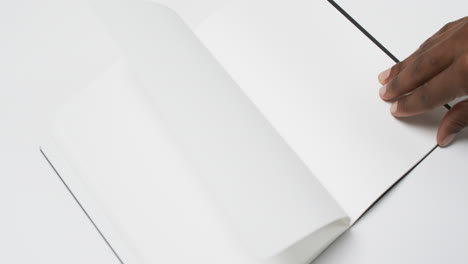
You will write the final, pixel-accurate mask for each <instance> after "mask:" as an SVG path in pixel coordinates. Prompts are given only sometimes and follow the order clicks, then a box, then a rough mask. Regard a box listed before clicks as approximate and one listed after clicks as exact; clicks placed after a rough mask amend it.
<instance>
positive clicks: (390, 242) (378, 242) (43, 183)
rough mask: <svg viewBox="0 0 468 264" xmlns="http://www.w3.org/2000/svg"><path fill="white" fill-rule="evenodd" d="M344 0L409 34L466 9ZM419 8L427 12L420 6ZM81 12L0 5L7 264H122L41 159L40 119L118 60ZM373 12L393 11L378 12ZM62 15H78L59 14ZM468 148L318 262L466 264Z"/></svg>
mask: <svg viewBox="0 0 468 264" xmlns="http://www.w3.org/2000/svg"><path fill="white" fill-rule="evenodd" d="M174 1H187V2H190V3H192V2H195V1H191V0H174ZM347 2H348V3H351V4H348V6H352V7H353V8H354V10H356V11H359V12H360V13H361V14H365V13H371V14H372V19H371V20H370V23H369V25H370V24H373V23H375V24H376V25H377V27H379V25H378V24H379V23H380V22H381V21H385V23H386V27H393V26H395V27H398V28H399V30H400V31H401V32H404V31H405V29H406V28H408V27H410V26H409V25H412V23H410V24H405V23H398V19H400V16H398V15H397V14H403V13H406V14H408V15H406V16H404V17H403V18H402V21H411V19H413V20H414V21H415V22H414V23H415V27H414V29H415V30H416V31H414V32H413V33H417V30H418V27H419V26H424V25H425V24H426V23H428V24H430V23H431V19H432V18H431V17H427V16H425V14H438V15H440V16H443V17H447V18H448V17H457V16H458V14H459V12H463V11H465V10H466V9H464V8H460V7H459V6H461V4H463V3H465V1H452V2H450V1H449V2H447V1H436V0H432V1H422V0H419V1H414V2H415V3H417V4H416V5H415V10H418V11H419V12H418V15H417V16H416V15H412V14H411V13H410V12H408V10H405V9H404V8H401V6H402V4H403V3H406V2H407V1H404V0H400V1H365V2H363V1H359V2H358V1H352V2H351V1H347ZM423 3H424V4H429V5H428V6H426V8H422V9H420V8H419V6H424V5H423ZM434 3H436V4H434ZM371 4H373V5H371ZM77 5H78V4H73V5H71V4H70V3H68V2H67V1H63V0H60V1H58V0H57V1H41V2H39V1H2V2H0V14H1V15H0V21H1V23H0V31H1V35H0V40H1V41H0V57H1V60H0V92H1V96H0V121H1V124H0V147H1V150H0V156H1V158H2V159H1V163H0V181H1V183H0V198H1V199H0V204H1V208H2V213H1V218H0V223H1V225H0V234H1V235H0V248H1V254H0V262H2V263H12V264H23V263H47V264H52V263H53V264H55V263H57V264H58V263H99V264H104V263H118V262H117V261H116V260H115V259H114V258H113V256H112V255H111V254H110V253H109V251H108V250H107V248H106V247H105V245H104V243H103V242H102V240H101V239H100V238H99V237H98V236H97V234H96V233H95V231H94V229H93V228H92V227H91V225H90V224H89V222H88V221H87V220H86V219H85V217H84V216H83V214H82V212H81V211H80V209H79V208H78V206H77V205H76V204H75V202H74V201H73V200H72V199H71V198H70V196H69V195H68V193H67V192H66V191H65V189H64V188H63V186H62V184H61V183H60V182H59V181H58V179H57V178H56V176H55V175H54V174H53V173H52V172H51V171H50V169H49V168H48V167H47V166H46V165H44V163H43V159H42V157H41V156H40V155H39V154H38V152H37V141H38V139H37V138H36V136H37V135H38V133H39V132H40V131H41V130H42V129H43V128H44V127H43V123H44V116H45V115H46V114H49V113H50V111H49V110H50V109H52V108H54V107H55V106H56V103H57V102H59V101H62V100H64V99H65V98H66V97H69V95H70V93H73V91H74V87H75V85H78V86H80V83H78V84H75V83H76V82H77V80H80V79H81V77H84V78H85V79H86V78H88V80H90V79H92V78H93V76H95V75H97V74H98V73H99V72H101V71H102V70H103V69H105V68H106V67H108V66H109V65H110V64H109V65H108V64H107V60H108V59H109V60H112V55H109V54H112V53H111V52H110V51H108V50H107V49H106V48H105V47H106V45H99V47H100V48H96V47H95V46H94V45H95V43H93V42H94V40H95V39H96V37H98V36H96V35H93V34H92V32H93V30H92V28H93V27H92V23H83V21H88V22H89V20H88V19H87V18H86V17H87V16H86V15H85V14H84V12H82V11H83V9H82V8H79V7H78V8H77ZM181 5H182V4H181ZM374 5H377V6H378V5H383V6H388V7H389V8H394V10H396V11H395V12H396V13H391V12H388V13H386V12H385V9H383V11H381V12H375V11H373V10H375V6H374ZM391 5H394V7H392V6H391ZM78 6H79V5H78ZM369 6H373V7H374V8H370V7H369ZM434 6H435V7H436V8H434ZM197 7H199V8H200V9H203V6H201V5H200V6H193V8H194V11H196V10H195V9H196V8H197ZM60 10H68V11H69V12H71V11H72V10H73V11H75V12H76V13H75V14H74V15H68V16H62V13H61V12H60ZM420 10H422V11H420ZM200 12H203V10H202V11H200ZM68 14H70V13H68ZM453 14H455V15H453ZM415 17H423V18H424V19H420V21H419V20H418V19H414V18H415ZM83 18H85V19H84V20H83ZM441 20H442V21H441V22H443V23H445V21H443V20H444V19H441ZM31 21H33V22H34V23H32V22H31ZM56 21H60V23H55V22H56ZM447 22H448V21H447ZM436 24H438V23H436ZM69 25H72V27H71V28H69V27H68V26H69ZM416 25H419V26H417V27H416ZM81 27H84V28H85V30H82V29H81ZM411 27H412V26H411ZM434 28H437V29H438V28H439V26H438V25H434ZM430 31H432V30H430ZM35 32H36V33H35ZM39 32H40V33H41V34H39ZM428 33H429V32H428ZM90 34H91V35H90ZM402 34H403V33H402ZM421 38H425V37H424V36H422V37H421ZM98 39H99V38H98ZM397 39H400V38H398V37H397ZM416 42H419V40H418V41H415V43H414V45H418V44H417V43H416ZM31 43H33V44H34V46H35V48H34V49H32V48H31ZM410 46H413V45H410ZM71 47H74V48H73V49H71ZM414 48H415V47H414ZM414 48H413V47H408V48H407V50H408V51H409V50H412V49H414ZM395 53H396V52H395ZM102 55H104V56H103V57H100V56H102ZM397 56H400V55H399V54H398V55H397ZM96 58H101V59H98V60H96ZM106 58H107V59H106ZM45 62H47V63H45ZM109 63H110V62H109ZM64 66H70V67H72V68H73V69H75V70H72V71H70V70H69V68H68V67H64ZM380 70H381V69H376V72H378V71H380ZM467 149H468V144H466V143H463V144H460V143H458V142H456V144H455V145H453V146H451V147H450V148H448V149H445V150H436V153H437V155H434V156H435V157H434V158H431V163H430V165H429V164H428V165H427V166H428V168H426V169H424V170H421V172H419V170H420V169H419V168H418V169H416V170H415V171H414V172H413V173H411V174H410V176H409V177H408V178H407V179H405V180H404V181H403V182H402V183H401V184H400V185H399V186H398V187H397V188H395V189H394V190H393V191H392V192H391V193H390V194H389V195H388V196H386V198H385V199H383V200H382V201H381V202H379V204H378V205H377V206H376V207H374V209H373V210H371V211H370V212H369V214H367V215H366V216H365V217H364V218H363V219H362V220H361V221H360V222H359V223H358V224H357V225H356V226H355V227H353V229H352V230H351V231H350V232H348V233H347V234H345V236H343V237H342V238H340V239H339V240H338V241H337V243H335V244H333V246H332V247H331V248H329V249H328V250H327V251H326V253H325V254H324V255H322V256H321V257H320V258H319V259H318V261H317V262H316V263H356V264H357V263H360V264H362V263H465V262H466V260H467V259H468V251H466V248H465V246H466V245H467V244H468V241H467V240H466V239H467V237H468V234H467V233H468V231H467V228H466V223H467V222H468V214H467V213H466V206H465V204H466V201H467V198H466V193H467V191H466V190H468V183H467V182H466V179H467V175H466V174H467V173H466V170H465V164H466V162H465V160H466V158H467V155H468V154H467V153H468V151H467ZM436 153H434V154H436ZM426 163H427V162H426ZM34 164H36V165H37V166H36V165H34ZM40 168H42V169H40ZM437 169H438V170H437ZM439 172H440V173H439Z"/></svg>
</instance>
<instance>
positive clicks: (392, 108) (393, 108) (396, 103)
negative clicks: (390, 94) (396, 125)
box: [390, 101, 398, 114]
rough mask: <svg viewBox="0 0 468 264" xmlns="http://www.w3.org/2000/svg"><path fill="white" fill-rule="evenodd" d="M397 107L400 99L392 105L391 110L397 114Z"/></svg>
mask: <svg viewBox="0 0 468 264" xmlns="http://www.w3.org/2000/svg"><path fill="white" fill-rule="evenodd" d="M397 108H398V101H396V102H394V103H393V104H392V106H390V112H392V114H395V113H396V111H397Z"/></svg>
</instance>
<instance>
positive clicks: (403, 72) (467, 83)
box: [379, 17, 468, 147]
mask: <svg viewBox="0 0 468 264" xmlns="http://www.w3.org/2000/svg"><path fill="white" fill-rule="evenodd" d="M379 81H380V83H381V84H382V85H383V86H382V88H380V91H379V93H380V97H381V98H382V99H383V100H385V101H390V102H392V105H391V108H390V111H391V113H392V114H393V115H394V116H396V117H407V116H413V115H417V114H421V113H424V112H427V111H429V110H431V109H433V108H435V107H438V106H442V105H444V104H446V103H448V102H450V101H452V100H453V99H456V98H458V97H461V96H465V95H468V17H464V18H461V19H459V20H457V21H454V22H451V23H448V24H447V25H445V26H444V27H443V28H441V29H440V30H439V31H438V32H437V33H436V34H434V35H433V36H432V37H430V38H429V39H428V40H426V41H425V42H424V43H423V44H422V45H421V46H420V47H419V48H418V50H416V51H415V52H414V53H413V54H412V55H410V56H409V57H408V58H406V59H405V60H404V61H402V62H400V63H397V64H396V65H394V66H393V67H391V68H390V69H388V70H385V71H384V72H382V73H381V74H379ZM466 126H468V99H467V100H464V101H461V102H459V103H457V104H456V105H454V106H453V107H452V109H450V110H449V111H448V113H447V114H446V115H445V116H444V118H443V119H442V121H441V123H440V126H439V130H438V132H437V143H438V144H439V145H440V146H443V147H444V146H447V145H448V144H450V143H451V142H452V141H453V139H454V138H455V135H456V134H457V133H458V132H459V131H460V130H462V129H463V128H464V127H466Z"/></svg>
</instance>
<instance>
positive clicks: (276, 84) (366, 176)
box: [197, 0, 444, 220]
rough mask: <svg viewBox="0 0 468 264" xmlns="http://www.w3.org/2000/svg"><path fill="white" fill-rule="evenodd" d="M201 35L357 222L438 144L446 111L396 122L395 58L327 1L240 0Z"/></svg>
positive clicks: (200, 31) (203, 27)
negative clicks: (384, 97) (384, 86)
mask: <svg viewBox="0 0 468 264" xmlns="http://www.w3.org/2000/svg"><path fill="white" fill-rule="evenodd" d="M197 34H198V36H199V37H200V38H201V39H202V41H203V42H204V43H205V45H206V46H207V47H208V48H209V49H210V50H211V51H212V52H213V54H214V55H215V56H216V57H217V59H218V60H219V61H220V62H221V63H222V64H223V66H224V67H225V68H226V70H227V71H228V72H229V73H230V75H231V76H232V77H233V78H234V79H235V80H236V81H237V83H238V84H239V85H240V87H241V88H242V89H243V90H244V91H245V92H246V94H247V95H248V96H249V98H250V99H251V100H252V101H253V102H254V103H255V104H256V105H257V106H258V107H259V109H260V110H261V111H262V112H263V114H264V115H265V116H266V117H267V119H268V120H269V121H270V122H271V123H272V124H273V126H274V127H275V128H276V129H277V130H278V131H279V133H280V134H281V135H282V136H283V138H285V139H286V141H287V142H288V143H289V145H290V146H292V148H293V149H294V150H295V151H296V152H297V153H298V154H299V156H300V157H301V158H302V160H303V161H305V163H306V164H307V165H308V166H309V168H310V169H311V170H312V171H313V172H314V175H316V177H318V178H319V180H320V181H321V182H322V184H323V185H324V186H325V187H326V188H327V190H328V191H329V192H330V193H331V194H332V195H333V197H334V198H335V199H336V200H337V201H338V202H339V203H340V205H342V206H343V208H344V209H345V210H346V211H347V213H348V214H349V215H350V216H351V218H352V219H353V220H356V219H357V218H358V217H359V216H360V215H361V214H362V213H363V212H364V211H365V210H366V209H367V208H368V207H369V206H370V205H371V204H372V203H373V202H374V201H375V200H376V199H377V198H378V197H379V196H380V195H381V194H382V193H383V192H384V191H385V190H387V188H389V187H390V186H391V185H392V184H393V183H394V182H395V181H396V180H398V179H399V178H400V177H401V176H403V175H404V174H405V172H407V171H408V170H409V169H410V168H411V167H412V166H413V165H414V164H416V162H418V161H419V160H420V159H421V158H422V157H423V156H424V155H425V154H426V153H428V151H430V150H431V149H432V148H433V147H434V146H435V144H436V142H435V133H436V126H437V123H438V120H439V117H440V114H441V113H443V111H444V110H441V109H439V110H438V111H437V112H433V113H431V114H429V115H426V116H419V117H416V118H411V119H405V120H397V119H395V118H393V117H392V116H391V115H390V111H389V105H388V104H387V103H384V102H382V101H381V100H380V98H379V96H378V88H379V84H378V82H377V74H378V71H380V70H381V69H385V68H386V67H389V66H390V65H391V64H392V61H391V60H390V59H389V58H388V57H387V56H386V55H385V54H384V53H382V52H381V51H380V50H379V49H378V48H377V47H375V46H374V44H373V43H371V42H370V41H369V40H368V39H367V38H366V37H365V36H364V35H363V34H361V33H360V32H359V31H358V30H357V29H356V28H355V27H354V26H353V25H352V24H351V23H349V22H348V21H347V20H346V19H345V18H344V17H343V16H342V15H341V14H339V13H338V12H337V11H336V10H335V9H334V8H333V7H332V6H331V5H330V4H329V3H327V2H326V1H310V0H288V1H286V0H268V1H267V0H257V1H248V2H247V1H240V2H239V3H237V4H233V5H231V6H229V7H227V8H224V9H223V10H221V11H219V12H217V13H216V14H215V15H213V16H212V17H210V18H208V19H207V20H205V21H204V23H202V24H201V26H200V27H199V28H198V29H197Z"/></svg>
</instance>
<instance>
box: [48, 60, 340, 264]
mask: <svg viewBox="0 0 468 264" xmlns="http://www.w3.org/2000/svg"><path fill="white" fill-rule="evenodd" d="M146 94H147V93H146V91H145V90H144V89H141V87H140V84H139V83H138V82H137V81H136V80H135V79H134V78H133V77H132V76H131V75H130V74H129V71H128V70H127V69H126V65H125V64H124V63H122V62H120V63H118V64H116V65H114V66H113V67H112V68H111V69H110V70H109V71H108V72H107V73H105V74H104V75H103V76H101V78H99V79H98V80H96V81H95V82H93V83H92V84H91V85H90V87H88V88H87V89H86V90H85V91H84V92H82V93H81V94H79V96H77V97H75V98H74V100H73V101H71V102H69V103H68V104H66V105H65V107H64V108H62V109H61V111H60V112H58V114H57V119H56V121H57V122H56V123H55V127H54V129H53V134H52V141H51V142H47V144H45V146H43V148H42V149H43V151H44V153H45V154H46V156H47V157H48V158H49V160H50V161H51V162H52V164H53V165H54V166H55V167H56V169H57V171H58V173H59V174H60V175H61V176H62V177H63V178H64V180H65V182H66V183H68V184H69V185H70V186H71V187H72V188H71V189H72V190H73V191H74V192H75V193H76V195H77V197H78V199H79V200H80V201H81V202H82V204H83V205H84V207H85V208H86V209H87V210H88V211H89V212H90V215H91V216H92V218H93V219H94V221H95V222H96V223H97V224H98V226H99V227H101V228H102V230H103V233H104V235H105V236H106V237H107V239H108V240H109V241H110V243H111V245H112V246H113V247H114V248H115V249H116V252H117V254H118V255H119V256H120V258H121V259H122V260H123V261H124V263H135V262H137V263H140V262H143V263H161V262H164V263H184V262H189V261H193V262H196V263H213V264H214V263H220V262H223V263H233V264H234V263H264V264H290V263H306V262H307V261H308V260H311V259H312V258H313V257H314V256H316V255H317V254H318V253H319V252H320V251H321V250H322V249H323V248H324V247H326V246H327V245H328V244H329V243H330V242H332V241H333V240H334V239H335V238H336V236H338V235H339V234H340V233H341V232H343V231H344V230H345V229H346V228H347V227H348V224H349V221H346V219H347V218H346V217H345V216H344V215H341V216H340V215H338V216H327V211H328V210H334V209H333V208H334V206H336V205H334V204H333V202H330V201H328V202H327V199H330V197H328V196H327V195H325V196H321V197H320V190H318V191H316V192H315V194H314V195H316V197H313V198H312V200H311V201H308V203H309V204H308V206H309V207H308V208H300V206H301V204H302V203H303V202H305V200H307V199H309V198H310V197H309V198H308V197H305V196H303V195H301V194H300V193H288V190H287V188H288V187H287V186H284V189H283V193H277V194H276V196H278V197H283V198H286V199H294V202H295V203H296V204H295V206H296V208H290V207H291V205H285V204H284V203H285V202H287V201H274V199H275V198H272V197H269V198H270V200H271V203H272V206H270V207H273V208H274V213H275V214H269V215H268V214H264V215H259V214H258V212H263V213H264V210H262V208H257V209H258V212H245V211H244V212H243V213H244V214H243V216H242V217H245V220H246V221H250V220H252V222H255V221H260V220H262V221H264V224H265V225H267V224H268V223H267V222H273V223H274V222H275V220H276V219H282V220H283V224H284V226H282V227H281V228H282V230H270V232H271V233H270V234H260V235H263V236H265V237H254V236H250V237H249V238H250V239H252V241H249V242H251V244H250V245H249V246H254V247H256V246H257V245H256V244H252V242H253V243H260V245H258V246H259V247H261V246H264V245H268V244H269V243H270V242H271V241H274V240H275V239H276V238H275V237H276V236H278V235H281V234H282V231H287V232H290V231H291V230H294V228H291V226H296V225H299V226H301V225H304V224H306V225H307V227H308V228H316V229H318V228H320V227H318V228H317V227H314V225H316V224H315V223H314V222H313V221H319V219H321V218H324V217H328V219H326V221H328V222H329V223H331V224H332V226H331V227H332V228H328V229H327V228H325V230H324V231H323V232H322V231H318V230H317V231H318V232H315V231H316V230H312V231H304V232H305V233H303V234H302V236H304V237H306V236H309V235H310V234H312V232H313V234H312V236H311V237H310V238H307V239H304V240H303V241H300V242H298V243H295V242H296V241H293V242H290V244H288V245H286V246H284V247H285V248H284V249H283V248H281V249H278V251H277V252H274V253H273V252H271V253H269V255H263V256H258V255H257V256H256V255H253V254H252V252H249V251H247V250H246V249H245V245H244V244H242V243H239V239H238V237H237V235H238V234H235V233H233V232H232V226H231V224H233V223H234V224H238V223H236V222H235V221H236V219H232V218H231V220H234V221H233V222H231V223H229V222H226V221H225V215H223V213H222V211H221V212H220V210H219V204H216V203H214V202H213V200H212V198H213V192H210V188H209V187H212V188H223V187H222V186H219V185H218V186H213V184H212V182H210V179H209V178H207V177H202V178H203V179H204V180H205V182H204V181H202V180H201V179H200V178H199V177H198V176H197V175H196V173H194V170H196V169H195V168H194V167H196V166H193V164H190V163H189V162H187V156H186V153H183V152H182V151H181V148H180V144H179V143H180V142H179V140H178V139H177V138H176V133H173V131H172V129H171V127H170V126H167V123H168V120H167V117H168V116H167V115H164V114H163V111H160V109H159V108H158V107H156V108H155V105H154V103H153V101H152V100H151V98H148V97H147V96H146ZM207 147H208V146H207ZM272 147H273V146H272ZM252 150H254V149H252ZM201 152H202V151H200V152H199V153H201ZM220 156H223V155H222V154H220ZM221 162H223V161H221ZM259 162H261V159H259ZM67 164H68V165H67ZM67 166H70V168H66V167H67ZM256 167H260V166H257V165H256ZM273 167H276V168H278V167H277V166H273ZM226 175H227V176H229V175H228V173H226ZM77 176H78V181H82V183H83V185H84V187H81V186H80V185H79V184H76V181H77V179H76V177H77ZM269 176H271V177H272V180H275V175H274V174H270V175H269ZM287 176H288V177H290V178H291V182H294V181H295V180H294V178H295V177H296V175H294V174H292V175H287ZM219 177H220V178H222V179H225V180H226V181H232V180H233V179H232V178H229V177H225V176H219ZM238 177H242V175H239V176H238ZM250 177H251V179H252V180H261V179H259V178H258V177H257V176H256V175H250ZM309 177H310V178H312V179H313V177H312V176H311V175H309ZM276 180H278V178H277V177H276ZM261 184H264V185H265V187H263V188H261V189H258V190H254V192H253V195H252V191H250V190H249V189H250V188H256V186H255V184H247V185H246V186H243V187H238V186H236V184H235V183H234V184H232V185H231V186H230V187H231V188H232V190H233V191H235V192H238V194H239V196H241V197H244V196H245V197H247V198H248V199H249V201H250V203H251V205H253V206H257V207H262V206H264V207H266V206H268V205H265V204H262V199H261V198H257V197H256V193H258V194H259V195H262V196H265V197H268V196H269V195H270V194H269V193H268V191H271V186H274V185H273V184H274V183H272V182H268V181H262V182H261ZM285 184H286V185H287V184H288V183H285ZM295 184H297V185H298V186H299V185H300V184H308V183H307V182H302V183H298V182H295ZM210 185H211V186H210ZM207 187H208V190H207ZM308 187H309V189H314V188H315V189H316V186H308ZM239 188H242V190H241V189H239ZM211 190H212V191H213V189H211ZM214 191H215V192H214V193H215V194H216V191H217V190H214ZM224 191H226V190H224ZM226 192H229V191H226ZM86 193H90V194H91V196H92V197H91V198H88V199H84V198H87V197H86V196H85V195H86ZM298 194H299V195H298ZM285 195H286V197H285ZM218 198H221V199H218V202H224V200H223V198H224V197H219V195H218ZM90 199H95V200H96V201H97V205H95V204H93V203H92V202H89V200H90ZM233 199H235V200H239V201H241V198H239V197H234V198H233ZM311 203H318V204H319V206H325V207H328V208H325V209H322V208H319V207H318V206H315V205H313V204H311ZM222 205H224V206H227V208H226V209H228V210H229V209H231V208H229V207H228V206H230V205H229V204H226V203H225V204H222ZM238 206H239V210H249V209H250V208H248V206H246V205H238ZM285 206H286V207H285ZM250 210H251V209H250ZM298 211H303V213H302V215H299V216H298V215H297V212H298ZM319 213H320V214H321V215H316V214H319ZM101 214H104V216H107V218H103V217H101ZM287 214H291V215H292V216H295V217H297V219H295V221H294V223H289V224H288V223H286V222H284V219H285V218H284V217H283V216H284V215H286V217H289V215H287ZM304 214H311V215H313V216H314V217H315V218H313V219H311V217H310V216H308V215H304ZM302 217H303V218H305V219H307V220H308V222H306V223H303V222H302ZM255 218H259V219H255ZM273 218H275V219H273ZM106 220H108V221H109V222H110V224H111V225H112V226H111V227H109V226H108V223H107V221H106ZM247 224H249V223H247ZM237 227H239V226H237ZM240 228H244V226H240ZM114 229H115V230H118V231H120V232H119V233H117V234H114V233H112V231H113V230H114ZM241 235H244V234H242V233H241ZM253 235H259V234H258V233H257V234H255V233H254V234H253ZM244 238H245V237H244ZM283 239H284V238H283ZM300 239H302V237H301V238H300ZM122 240H123V241H122ZM126 242H127V243H128V247H125V246H123V245H124V244H125V243H126ZM242 242H245V241H242ZM279 242H282V243H286V242H288V241H286V240H282V241H279ZM286 247H288V249H287V250H285V249H286ZM254 250H256V249H255V248H254ZM256 251H257V252H254V253H259V251H258V250H256ZM260 252H261V251H260ZM261 253H264V252H261ZM270 255H271V256H270Z"/></svg>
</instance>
